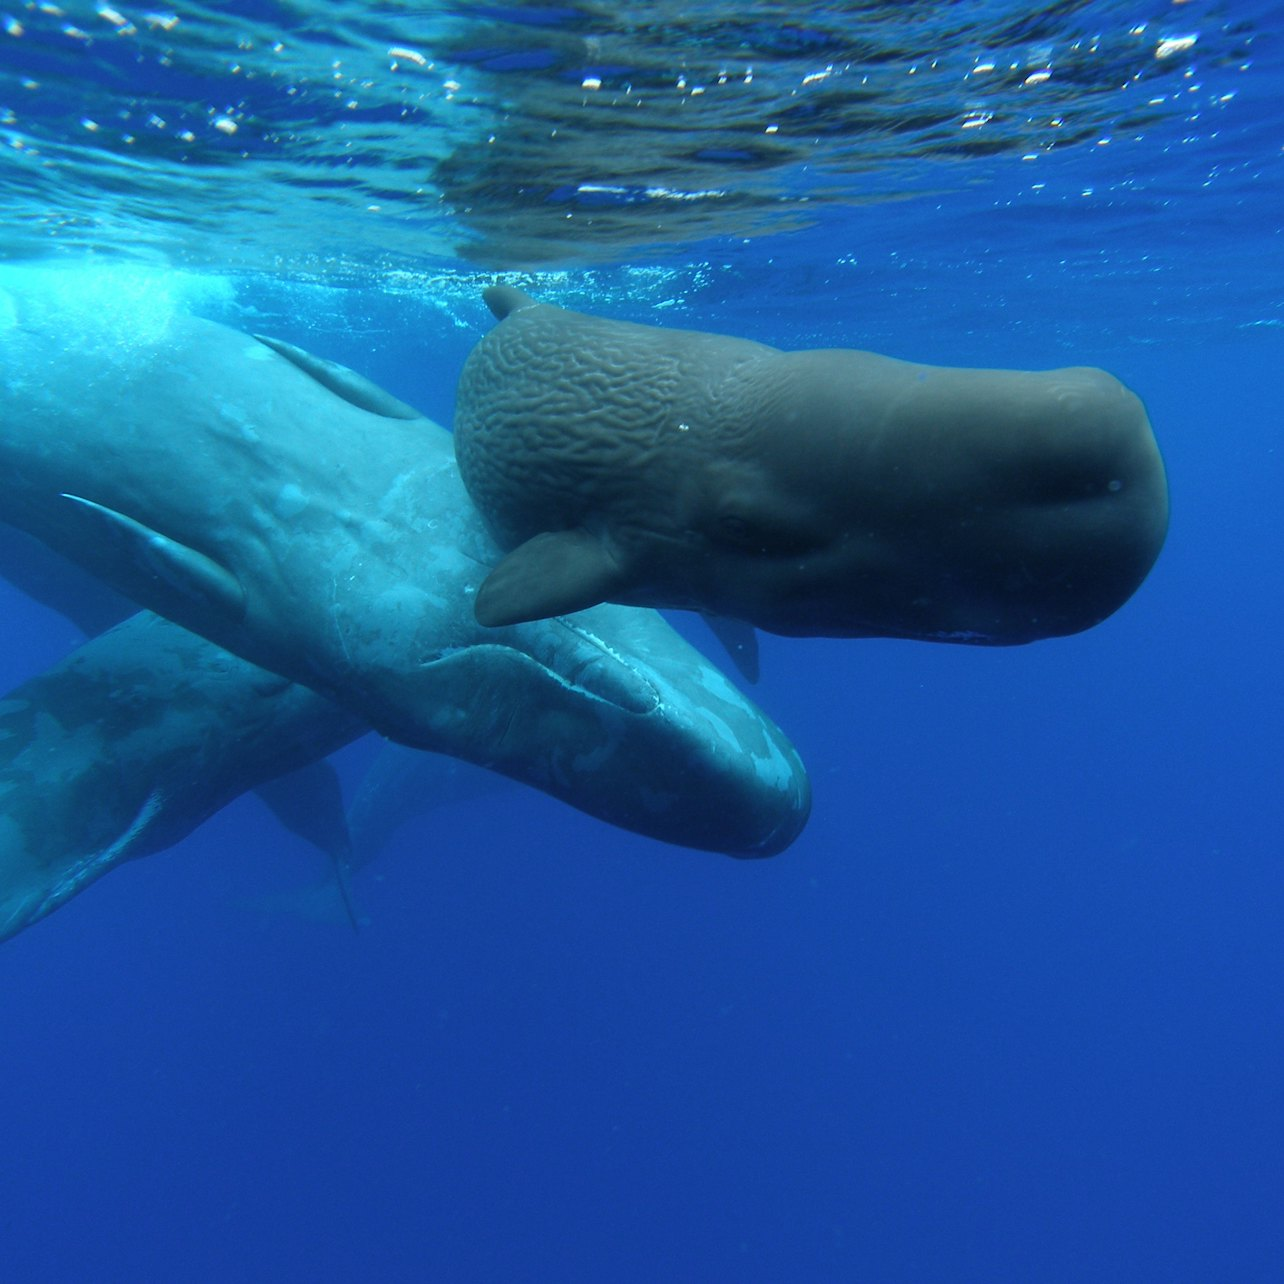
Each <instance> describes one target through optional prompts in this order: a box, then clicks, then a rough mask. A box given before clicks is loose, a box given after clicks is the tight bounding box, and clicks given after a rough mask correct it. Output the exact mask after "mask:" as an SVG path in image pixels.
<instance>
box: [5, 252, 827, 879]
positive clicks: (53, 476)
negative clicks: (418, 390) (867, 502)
mask: <svg viewBox="0 0 1284 1284" xmlns="http://www.w3.org/2000/svg"><path fill="white" fill-rule="evenodd" d="M39 286H40V281H39V274H38V273H37V274H35V278H34V281H33V282H32V283H31V285H30V287H29V288H24V289H20V290H15V289H12V288H11V289H10V290H9V291H8V292H7V294H6V295H5V297H4V298H3V299H0V304H3V307H0V322H2V324H0V520H7V521H10V522H12V523H13V524H14V525H16V526H19V527H21V528H22V529H24V530H26V531H28V532H29V533H31V534H33V535H35V536H37V537H38V538H40V539H42V540H44V541H45V542H46V543H47V544H48V545H49V546H50V547H52V548H54V549H56V550H57V551H59V552H61V553H62V554H63V555H64V556H67V557H68V558H70V559H71V560H73V561H75V562H77V563H78V564H79V565H81V566H82V567H84V568H85V569H87V570H89V571H91V572H92V573H94V574H95V575H98V576H100V577H101V578H103V579H104V580H106V581H107V582H108V583H109V584H111V585H112V587H114V588H116V589H117V590H119V591H120V592H122V593H124V594H125V595H126V596H128V597H130V598H131V599H133V600H134V601H136V602H138V603H140V604H141V605H143V606H146V607H149V608H151V609H152V610H155V611H157V612H159V613H160V614H163V615H165V616H167V617H168V618H170V619H172V620H174V621H175V622H177V623H179V624H181V625H182V626H184V627H186V628H188V629H190V630H192V631H194V632H197V633H199V634H201V635H202V636H204V637H206V638H208V639H209V640H210V641H212V642H214V643H215V644H217V645H218V646H220V647H223V648H226V649H227V650H230V651H232V652H233V653H235V654H237V655H239V656H241V657H242V658H243V659H246V660H249V661H250V662H251V663H253V664H256V665H258V666H260V667H261V668H264V669H267V670H269V671H271V672H273V673H279V674H282V675H283V676H285V677H288V678H290V679H291V680H293V681H296V682H299V683H302V684H304V685H306V686H308V687H310V688H312V689H313V690H315V691H318V692H320V693H322V694H324V695H325V696H327V697H329V698H330V699H332V700H334V701H335V702H336V703H338V704H340V705H341V706H342V707H343V708H344V709H345V710H346V711H347V712H348V714H350V715H353V716H355V717H357V718H359V719H360V720H361V721H363V722H364V723H367V724H369V725H372V726H373V727H375V729H376V730H379V731H381V732H382V733H383V734H385V735H387V736H389V737H391V738H394V739H398V740H401V741H402V742H404V743H408V744H412V745H415V746H417V747H420V748H427V749H433V750H437V751H440V752H445V753H448V754H451V755H453V756H456V757H461V758H465V759H467V760H469V761H471V762H475V763H478V764H479V765H482V766H487V767H490V768H492V769H494V770H497V771H500V772H502V773H504V774H505V775H509V776H512V777H513V778H515V779H517V780H521V781H524V782H526V783H528V784H531V785H534V786H535V787H536V788H539V789H542V790H544V791H546V792H548V793H551V794H553V795H554V796H555V797H558V798H561V799H563V800H565V801H567V802H569V803H571V804H572V805H573V806H576V807H578V808H580V809H581V810H584V811H587V812H589V813H590V814H592V815H595V816H599V817H601V818H602V819H604V820H607V821H609V822H611V823H613V824H617V825H621V826H624V827H626V828H630V829H634V830H636V831H638V832H640V833H643V834H647V835H649V836H652V837H656V838H660V839H663V840H665V841H670V842H674V843H679V844H682V845H686V846H693V847H702V848H707V849H710V850H714V851H722V852H727V853H729V854H735V855H768V854H772V853H774V852H777V851H780V850H782V849H783V848H784V847H786V846H788V844H789V843H790V842H791V841H792V840H793V839H794V838H795V837H796V836H797V834H798V833H799V832H800V830H801V829H802V826H803V824H804V823H805V821H806V818H807V813H808V810H809V806H810V793H809V787H808V784H807V779H806V774H805V772H804V771H803V768H802V766H801V763H800V762H799V760H798V757H797V754H796V753H795V751H794V750H793V747H792V746H791V745H790V744H789V742H788V740H787V739H786V738H785V736H784V735H783V734H782V733H781V732H780V730H779V729H778V728H777V727H776V726H775V725H774V724H773V723H772V722H771V721H770V720H769V719H767V718H766V717H765V716H764V715H763V714H762V713H761V712H760V711H759V710H757V709H756V708H755V707H754V706H753V704H752V703H751V702H749V701H748V700H747V699H746V698H745V697H744V696H743V695H742V694H741V693H740V692H738V691H736V690H735V688H734V687H732V686H731V685H730V684H729V683H728V682H727V681H726V680H725V678H724V677H723V676H722V675H721V674H720V673H719V672H718V670H717V669H716V668H715V667H714V666H712V665H711V664H709V663H708V662H707V661H705V660H704V659H703V658H702V657H701V656H700V655H699V654H698V653H697V652H696V651H695V650H694V649H693V648H691V647H689V646H688V645H687V644H686V643H685V642H683V641H682V640H681V639H680V638H679V637H678V636H677V634H675V633H674V632H673V630H672V629H670V628H669V626H668V625H666V624H665V623H664V622H663V620H661V619H660V617H658V616H656V615H654V614H653V613H646V612H636V611H629V610H626V609H622V608H618V607H603V608H601V609H599V610H597V611H593V612H587V613H585V614H584V615H582V616H578V617H576V618H575V619H573V620H551V621H548V622H545V623H540V624H536V625H520V626H515V627H513V628H511V629H505V630H498V631H495V630H488V629H482V628H480V627H479V626H478V625H477V623H476V622H475V620H474V618H473V611H472V595H473V594H474V592H475V590H476V587H477V585H478V584H480V582H481V580H482V579H483V578H484V576H485V575H486V573H487V571H488V570H489V567H490V566H491V565H492V564H493V562H494V561H495V560H496V559H497V558H498V556H499V554H498V550H497V549H496V548H495V546H494V544H493V542H492V541H491V540H490V538H489V536H488V535H487V534H486V532H485V529H484V527H483V525H482V523H481V521H480V519H479V518H478V516H477V514H476V512H475V510H474V508H473V506H472V504H471V503H470V501H469V500H468V496H467V494H466V492H465V491H464V489H463V486H462V484H461V482H460V480H459V476H458V471H457V468H456V465H455V462H454V458H453V452H452V449H451V445H450V437H449V434H448V433H446V432H445V431H444V430H442V429H441V428H439V427H438V426H436V425H435V424H433V423H431V422H430V421H429V420H427V419H424V418H422V417H418V416H416V417H413V418H407V417H406V416H405V413H404V412H405V407H402V406H401V405H400V403H393V402H392V399H391V398H386V394H383V395H382V398H381V396H380V394H379V390H378V389H376V388H374V387H373V385H368V384H366V383H365V381H362V380H360V377H359V376H351V380H355V381H356V382H355V384H354V383H352V382H351V381H350V380H349V379H348V377H347V376H348V375H351V372H346V374H345V375H342V376H341V375H339V374H336V372H335V368H334V367H325V368H323V370H322V371H321V373H320V374H318V375H314V373H313V372H312V371H311V363H312V361H313V359H311V358H309V357H308V355H307V354H306V353H301V352H299V351H298V350H293V349H288V346H285V349H284V351H283V350H282V345H273V346H268V345H266V344H264V343H262V342H259V341H258V340H256V339H254V338H253V337H251V336H249V335H245V334H241V333H239V332H237V331H235V330H231V329H228V328H227V327H225V326H220V325H217V324H214V323H212V322H208V321H202V320H199V319H196V318H193V317H190V316H187V315H184V314H182V313H180V312H174V313H173V314H172V315H167V316H165V317H164V318H163V319H162V321H161V323H159V324H158V323H157V322H156V319H155V318H154V317H153V318H149V324H148V325H147V326H146V327H139V328H138V330H137V331H135V330H133V329H131V324H130V322H131V317H130V316H129V314H128V313H126V314H125V315H124V316H123V317H122V316H110V317H107V316H102V315H96V314H92V313H88V312H80V311H76V310H74V309H73V310H71V311H69V310H68V308H67V306H65V305H64V304H61V303H58V302H57V301H53V302H51V301H50V300H49V299H46V298H45V297H44V296H43V295H42V293H41V291H40V288H39ZM353 386H359V387H360V388H361V390H362V391H361V394H360V396H359V397H358V398H357V400H356V401H354V400H352V399H350V398H349V397H348V396H346V395H343V390H344V389H345V388H351V387H353ZM336 388H338V389H339V390H340V391H336V390H335V389H336ZM383 398H386V402H385V401H384V400H383ZM357 401H359V402H360V403H361V404H357ZM388 403H390V404H388ZM385 404H387V405H388V413H381V412H380V411H378V410H377V409H371V408H370V407H371V406H375V407H378V406H381V405H385ZM189 554H190V557H189Z"/></svg>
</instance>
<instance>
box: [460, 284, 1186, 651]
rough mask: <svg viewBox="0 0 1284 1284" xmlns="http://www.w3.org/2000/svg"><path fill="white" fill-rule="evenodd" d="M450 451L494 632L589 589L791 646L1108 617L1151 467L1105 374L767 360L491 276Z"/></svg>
mask: <svg viewBox="0 0 1284 1284" xmlns="http://www.w3.org/2000/svg"><path fill="white" fill-rule="evenodd" d="M486 297H487V302H488V303H489V304H490V306H491V309H492V311H494V312H495V314H496V315H497V316H498V317H500V318H501V319H500V322H499V324H498V325H497V326H496V327H495V328H494V329H493V330H492V331H491V332H490V333H489V334H487V335H486V336H485V337H484V338H483V339H482V341H481V342H480V343H479V344H478V345H477V346H476V348H475V349H474V350H473V352H472V354H471V355H470V356H469V358H468V361H467V362H466V364H465V367H464V370H463V374H462V376H461V378H460V383H459V394H458V400H457V407H456V416H455V449H456V454H457V456H458V459H459V463H460V468H461V472H462V475H463V478H464V482H465V484H466V485H467V487H468V489H469V492H470V494H471V495H472V496H473V499H474V500H475V501H476V503H477V505H478V507H479V508H480V510H481V511H482V513H483V515H484V516H485V518H486V520H487V522H488V524H489V526H490V529H491V531H492V533H493V534H494V535H495V537H496V539H497V540H498V541H499V543H500V544H501V545H502V546H503V547H504V548H507V549H510V550H514V551H512V552H510V554H509V556H508V557H506V558H505V559H504V561H503V562H501V563H500V565H499V566H498V567H497V568H496V570H495V571H494V572H493V573H492V574H491V576H490V577H489V578H488V579H487V581H486V583H485V584H484V585H483V587H482V590H481V592H480V593H479V594H478V596H477V604H476V605H477V615H478V619H479V620H481V621H482V622H483V623H486V624H490V625H504V624H511V623H513V622H515V621H519V620H530V619H537V618H539V617H540V616H544V615H550V614H557V613H560V612H563V611H568V610H574V609H577V608H581V607H585V606H588V605H591V604H592V603H594V602H599V601H614V602H628V603H635V604H640V605H648V606H661V607H679V608H682V607H686V608H695V609H698V610H701V611H704V612H706V613H709V614H711V615H715V616H722V617H730V618H732V619H739V620H744V621H747V622H749V623H750V624H753V625H757V626H759V627H761V628H764V629H767V630H769V631H771V632H775V633H782V634H792V635H804V634H815V635H829V636H848V637H873V636H890V637H907V638H921V639H929V640H938V641H950V642H968V643H977V644H990V645H1003V644H1012V643H1023V642H1030V641H1034V640H1036V639H1039V638H1046V637H1054V636H1059V635H1064V634H1070V633H1076V632H1078V631H1080V630H1082V629H1086V628H1089V627H1091V626H1093V625H1095V624H1097V623H1099V622H1100V621H1101V620H1103V619H1105V618H1106V617H1107V616H1108V615H1110V614H1111V613H1112V612H1113V611H1115V610H1117V609H1118V608H1119V607H1120V606H1121V605H1122V604H1123V603H1124V602H1125V601H1126V600H1127V599H1128V598H1129V597H1130V596H1131V595H1132V593H1133V592H1134V591H1135V590H1136V588H1137V587H1138V585H1140V583H1141V582H1142V580H1143V579H1144V578H1145V576H1146V574H1147V573H1148V571H1149V570H1150V568H1151V566H1152V565H1153V563H1154V561H1155V558H1156V557H1157V556H1158V553H1159V550H1160V547H1161V546H1162V544H1163V540H1164V535H1165V532H1166V529H1167V522H1168V493H1167V483H1166V479H1165V475H1164V468H1163V463H1162V461H1161V459H1160V455H1159V451H1158V448H1157V446H1156V443H1155V438H1154V435H1153V433H1152V431H1151V428H1150V424H1149V421H1148V420H1147V418H1146V413H1145V410H1144V409H1143V407H1142V404H1141V402H1140V401H1139V400H1138V399H1137V397H1135V396H1134V395H1133V394H1132V393H1131V392H1129V391H1128V390H1127V389H1126V388H1125V387H1124V386H1123V385H1122V384H1120V383H1119V382H1118V380H1116V379H1114V378H1113V377H1111V376H1110V375H1108V374H1106V373H1105V372H1104V371H1101V370H1095V369H1087V368H1073V369H1064V370H1050V371H1044V372H1027V371H1015V370H966V369H950V368H946V367H936V366H925V365H915V364H913V363H910V362H905V361H898V360H893V359H892V358H889V357H882V356H878V355H876V354H874V353H868V352H858V351H846V350H829V351H811V352H782V351H779V350H777V349H775V348H770V347H767V346H765V345H763V344H760V343H753V342H749V341H747V340H743V339H735V338H729V337H726V336H723V335H715V334H704V333H699V332H694V331H684V330H670V329H661V328H656V327H652V326H643V325H635V324H631V323H628V322H621V321H612V320H605V319H602V318H598V317H592V316H585V315H583V314H580V313H577V312H570V311H565V310H563V309H560V308H555V307H551V306H547V305H542V304H538V303H535V302H534V301H532V300H531V299H529V298H527V297H526V296H525V295H523V294H521V293H520V291H517V290H514V289H512V288H510V287H495V288H493V289H491V290H489V291H487V295H486Z"/></svg>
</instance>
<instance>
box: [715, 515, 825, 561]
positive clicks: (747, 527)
mask: <svg viewBox="0 0 1284 1284" xmlns="http://www.w3.org/2000/svg"><path fill="white" fill-rule="evenodd" d="M709 538H710V539H712V540H713V541H714V542H715V543H718V544H722V545H724V546H725V547H728V548H735V549H741V550H743V551H745V552H747V553H761V554H765V555H767V556H776V557H779V556H794V555H796V554H798V553H805V552H807V551H809V550H810V549H813V548H815V547H816V543H817V540H816V538H815V536H814V535H812V534H811V532H809V531H803V530H797V529H794V528H792V527H790V526H788V525H784V524H782V523H780V522H772V521H768V520H765V519H764V518H762V517H756V516H755V517H749V516H746V515H745V514H744V513H743V512H732V511H723V512H721V513H719V514H718V515H717V517H716V518H715V519H714V523H713V529H712V530H710V531H709Z"/></svg>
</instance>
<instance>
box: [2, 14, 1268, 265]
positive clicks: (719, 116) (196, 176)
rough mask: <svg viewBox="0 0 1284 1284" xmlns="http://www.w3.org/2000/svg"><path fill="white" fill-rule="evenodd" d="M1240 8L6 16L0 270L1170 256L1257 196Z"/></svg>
mask: <svg viewBox="0 0 1284 1284" xmlns="http://www.w3.org/2000/svg"><path fill="white" fill-rule="evenodd" d="M1270 14H1271V6H1270V5H1269V4H1266V3H1253V4H1239V3H1229V2H1227V3H1212V2H1208V0H1191V2H1189V3H1181V4H1174V3H1168V2H1167V0H1143V2H1142V3H1135V2H1131V0H1130V2H1128V3H1122V2H1120V0H1092V2H1090V3H1088V2H1083V3H1079V2H1075V0H1063V2H1062V3H1056V4H1050V5H1045V6H1041V7H1040V6H1030V5H1025V4H1015V3H1010V2H1009V0H973V2H971V3H919V2H914V0H911V2H909V3H869V2H858V3H830V4H809V5H794V4H788V3H783V2H779V3H748V4H744V5H735V6H732V5H727V4H723V3H708V2H703V0H692V2H690V3H671V2H670V0H660V2H659V3H651V4H630V3H592V4H590V3H580V4H573V3H568V4H560V5H545V4H513V5H452V4H437V5H425V4H410V3H380V4H362V3H354V2H345V0H335V2H334V3H284V2H283V3H276V4H265V3H259V4H250V3H230V4H224V5H203V4H179V5H175V6H172V7H163V8H155V9H149V8H142V7H132V6H128V5H124V4H122V5H120V6H112V5H108V4H105V3H100V4H96V5H89V4H70V3H69V4H61V5H54V4H34V3H32V4H27V5H24V6H15V7H14V8H13V9H12V10H11V11H9V12H8V13H7V14H6V15H5V16H4V19H3V24H4V30H3V34H2V35H0V143H2V144H3V147H4V153H3V156H4V164H3V168H2V169H0V191H2V193H3V197H4V201H5V218H4V221H3V243H2V245H0V248H2V249H3V251H4V252H6V253H8V254H9V255H18V254H42V253H48V252H50V251H70V250H75V249H80V248H86V247H87V248H91V249H94V250H96V251H106V252H108V253H113V254H122V255H130V256H136V257H148V256H151V257H156V256H160V257H161V258H162V259H163V260H164V261H167V262H176V263H182V264H185V265H188V266H196V267H200V268H210V267H214V268H219V269H223V268H228V267H231V268H234V269H238V270H250V271H270V272H283V273H286V274H291V275H317V274H330V275H338V276H344V275H347V276H355V277H357V278H359V279H362V280H370V279H377V278H379V277H380V276H381V275H383V274H386V273H389V272H392V271H401V272H409V273H412V274H415V273H425V272H430V271H432V270H435V269H449V270H456V269H458V268H460V267H472V268H479V269H483V270H492V269H499V268H506V269H527V270H532V269H548V268H576V267H584V266H587V265H605V264H618V263H621V262H635V261H637V260H639V259H643V258H645V259H648V260H657V259H658V260H659V261H661V262H667V263H669V264H671V265H674V266H677V265H683V266H685V264H686V261H687V260H689V258H690V256H691V246H692V245H693V243H697V244H698V243H704V242H707V241H715V242H726V241H731V242H734V241H736V240H738V239H742V238H760V237H770V236H777V237H784V236H788V235H789V234H791V233H798V232H800V231H805V230H806V229H808V228H813V227H821V228H826V229H833V228H838V229H841V232H840V235H841V236H843V237H846V238H849V239H852V240H856V241H859V240H860V239H861V238H862V236H863V235H864V234H865V233H866V230H867V229H868V228H870V227H875V226H885V225H886V224H887V223H888V222H889V221H895V220H898V219H900V218H901V217H902V216H904V217H907V218H909V219H911V220H912V219H914V218H916V217H919V216H920V215H919V211H920V210H921V209H922V208H923V207H924V206H925V205H930V206H931V207H932V208H933V209H935V208H938V207H940V206H941V205H942V204H945V205H947V206H953V207H954V208H957V209H959V210H960V211H962V210H967V211H972V212H976V213H984V212H986V211H990V210H993V211H995V212H996V213H1000V214H1002V215H1005V216H1007V217H1008V218H1011V217H1012V215H1013V214H1014V212H1018V213H1019V214H1022V215H1024V216H1026V217H1048V216H1050V215H1054V214H1055V215H1057V216H1058V217H1061V216H1064V218H1065V219H1066V220H1070V219H1074V220H1075V221H1076V222H1079V223H1081V224H1082V226H1083V227H1084V228H1085V229H1093V230H1094V231H1099V232H1101V233H1104V234H1111V233H1113V231H1114V227H1115V224H1116V223H1117V222H1119V221H1120V220H1123V221H1125V222H1126V221H1127V220H1129V219H1137V218H1139V217H1145V218H1147V219H1152V218H1153V219H1163V220H1165V221H1168V222H1173V223H1178V224H1182V225H1185V226H1188V227H1189V228H1191V229H1192V230H1193V231H1194V234H1195V235H1198V234H1199V231H1200V230H1203V231H1204V232H1210V231H1212V230H1213V229H1215V228H1216V227H1217V226H1218V224H1219V221H1220V220H1227V219H1234V218H1236V216H1237V213H1238V212H1239V211H1240V210H1241V206H1242V202H1243V201H1244V200H1245V198H1246V197H1249V196H1251V194H1252V193H1253V191H1254V189H1255V185H1257V184H1260V183H1265V182H1270V181H1272V180H1273V181H1276V182H1278V181H1279V164H1280V159H1279V141H1278V130H1277V129H1275V128H1274V125H1273V122H1272V120H1271V118H1270V112H1269V110H1268V107H1269V106H1270V105H1274V106H1276V107H1278V93H1277V86H1275V85H1273V84H1271V83H1270V80H1271V73H1270V71H1269V69H1268V67H1267V66H1264V65H1263V63H1264V62H1265V63H1267V64H1271V63H1274V65H1278V59H1279V57H1280V51H1279V40H1278V33H1272V32H1271V30H1270V24H1269V17H1270ZM889 204H891V205H893V206H896V207H897V208H894V209H888V208H886V207H887V206H888V205H889ZM901 209H904V211H905V213H904V215H902V213H901V212H900V211H901ZM1260 230H1261V229H1254V228H1251V227H1249V228H1245V229H1243V234H1244V235H1245V236H1246V237H1248V238H1250V240H1251V239H1252V238H1253V237H1254V235H1255V233H1260ZM920 239H926V238H920ZM1072 239H1073V238H1072ZM1186 244H1188V245H1189V247H1190V248H1191V249H1192V250H1193V248H1194V245H1193V243H1192V242H1191V241H1187V242H1186ZM820 245H824V246H825V247H826V251H828V250H831V249H832V248H833V245H834V241H833V237H832V236H830V237H827V238H825V239H824V240H822V241H818V242H817V248H819V246H820ZM1156 252H1157V253H1159V255H1160V257H1161V258H1162V257H1163V256H1164V251H1163V250H1162V249H1159V247H1156ZM811 257H817V256H816V255H815V254H813V255H812V256H811ZM819 257H824V258H831V257H834V258H836V257H839V256H837V255H830V254H828V253H826V254H824V255H821V256H819Z"/></svg>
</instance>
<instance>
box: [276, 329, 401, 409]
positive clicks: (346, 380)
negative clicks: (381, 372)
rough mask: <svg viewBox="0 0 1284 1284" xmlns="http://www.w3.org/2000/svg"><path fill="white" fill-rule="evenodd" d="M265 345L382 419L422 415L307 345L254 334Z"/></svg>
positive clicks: (338, 393) (326, 386)
mask: <svg viewBox="0 0 1284 1284" xmlns="http://www.w3.org/2000/svg"><path fill="white" fill-rule="evenodd" d="M254 337H255V338H256V339H257V340H258V341H259V342H260V343H261V344H263V345H264V347H268V348H271V349H272V351H273V352H275V353H277V354H279V355H280V356H282V357H284V358H285V359H286V360H287V361H288V362H290V364H291V365H294V366H298V368H299V369H300V370H302V371H303V373H304V374H306V375H310V376H311V377H312V378H313V379H315V380H316V381H317V383H319V384H320V385H321V386H322V387H323V388H329V390H330V391H331V392H332V393H334V394H335V396H336V397H342V398H343V399H344V401H346V402H348V403H349V404H350V405H353V406H356V408H357V409H358V410H368V411H369V412H370V413H371V414H372V415H382V416H383V417H384V418H385V419H422V418H423V415H421V414H420V413H419V411H417V410H415V409H414V408H413V407H412V406H408V405H406V403H405V402H404V401H398V400H397V398H396V397H394V396H393V395H392V393H390V392H385V391H384V390H383V389H382V388H381V387H379V385H378V384H377V383H372V382H371V381H370V380H369V379H367V378H366V377H365V375H359V374H358V373H357V372H356V371H355V370H349V369H348V367H347V366H343V365H340V364H339V363H338V362H337V361H329V360H327V359H326V358H325V357H318V356H314V355H313V354H312V353H311V352H308V351H307V349H306V348H296V347H295V346H294V344H292V343H286V342H285V340H284V339H274V338H272V337H271V335H267V334H256V335H255V336H254Z"/></svg>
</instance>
